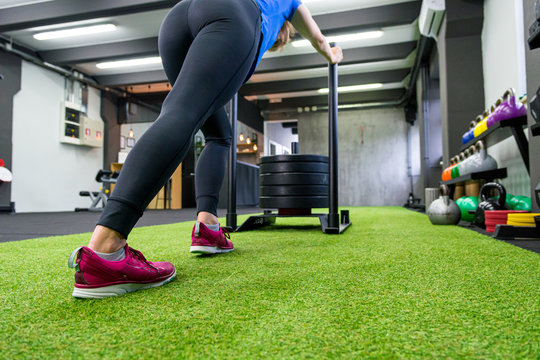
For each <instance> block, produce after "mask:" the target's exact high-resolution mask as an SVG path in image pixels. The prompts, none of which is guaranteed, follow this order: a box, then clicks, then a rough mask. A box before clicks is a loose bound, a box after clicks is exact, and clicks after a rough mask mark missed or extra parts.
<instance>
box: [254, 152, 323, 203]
mask: <svg viewBox="0 0 540 360" xmlns="http://www.w3.org/2000/svg"><path fill="white" fill-rule="evenodd" d="M259 173H260V181H259V185H260V191H259V207H260V208H263V209H308V208H326V207H328V157H327V156H321V155H274V156H265V157H262V158H261V162H260V168H259Z"/></svg>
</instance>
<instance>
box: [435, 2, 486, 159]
mask: <svg viewBox="0 0 540 360" xmlns="http://www.w3.org/2000/svg"><path fill="white" fill-rule="evenodd" d="M446 8H447V9H446V17H445V20H444V22H443V26H442V28H441V31H440V33H439V38H438V41H437V49H438V52H439V59H440V61H439V64H440V84H441V120H442V135H443V167H446V166H448V163H449V158H450V157H451V156H453V155H455V154H457V153H458V152H459V149H460V147H461V137H462V135H463V133H464V132H465V131H466V130H467V129H468V127H469V123H470V122H471V120H474V119H475V118H476V116H477V115H478V114H481V113H482V112H483V111H484V108H485V101H484V75H483V74H484V71H483V66H482V26H483V20H484V8H483V1H482V0H479V1H467V0H452V1H447V2H446Z"/></svg>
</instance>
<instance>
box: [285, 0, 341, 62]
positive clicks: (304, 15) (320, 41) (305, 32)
mask: <svg viewBox="0 0 540 360" xmlns="http://www.w3.org/2000/svg"><path fill="white" fill-rule="evenodd" d="M291 23H292V24H293V26H294V28H295V29H296V30H297V31H298V33H299V34H300V35H302V37H304V38H305V39H306V40H308V41H309V42H310V43H311V45H312V46H313V47H314V48H315V50H317V51H318V52H319V54H321V55H322V56H324V57H325V58H326V60H328V62H329V63H331V64H337V63H339V62H341V60H343V51H342V50H341V48H340V47H338V46H336V47H334V48H331V47H330V45H329V44H328V42H327V41H326V38H325V37H324V35H323V34H322V33H321V29H319V26H318V25H317V23H316V22H315V20H313V17H312V16H311V13H310V12H309V9H308V8H307V7H306V5H304V4H302V5H300V6H299V7H298V9H296V12H295V14H294V16H293V18H292V20H291Z"/></svg>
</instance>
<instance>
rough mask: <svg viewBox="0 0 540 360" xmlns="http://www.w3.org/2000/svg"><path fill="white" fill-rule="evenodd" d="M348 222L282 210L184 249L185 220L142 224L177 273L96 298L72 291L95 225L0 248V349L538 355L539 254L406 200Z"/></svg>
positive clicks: (3, 352)
mask: <svg viewBox="0 0 540 360" xmlns="http://www.w3.org/2000/svg"><path fill="white" fill-rule="evenodd" d="M351 219H352V222H353V225H352V227H350V228H349V229H348V230H347V232H346V233H345V234H343V235H341V236H337V235H324V234H322V233H321V231H320V228H319V227H318V220H317V219H286V220H284V219H279V220H278V225H274V227H273V229H271V230H270V229H268V230H260V231H252V232H245V233H238V234H233V236H232V239H233V240H234V243H235V245H236V247H237V250H236V251H235V252H233V253H230V254H226V255H220V256H216V257H201V256H194V255H190V254H188V249H189V240H190V234H191V227H192V223H179V224H174V225H163V226H153V227H146V228H137V229H135V230H134V231H133V233H132V234H131V236H130V239H129V243H130V245H132V246H133V247H135V248H136V249H139V250H141V251H143V253H144V254H145V255H146V257H147V258H149V259H150V260H156V261H157V260H169V261H172V262H173V263H174V264H175V266H176V267H177V269H178V278H177V279H176V280H175V281H173V282H172V283H170V284H168V285H166V286H164V287H161V288H156V289H151V290H145V291H140V292H136V293H132V294H127V295H124V296H121V297H116V298H108V299H104V300H77V299H74V298H72V297H71V291H72V288H73V271H72V270H71V269H68V268H67V258H68V256H69V254H70V253H71V251H72V250H73V249H74V248H75V247H76V246H78V245H80V244H86V242H87V240H88V238H89V234H81V235H72V236H61V237H54V238H41V239H34V240H26V241H19V242H12V243H4V244H0V304H1V308H0V357H1V358H79V357H82V358H96V357H102V358H128V357H129V358H135V357H136V358H150V357H152V358H272V359H278V358H323V357H324V358H338V357H341V358H348V359H353V358H356V359H359V358H391V359H393V358H403V359H410V358H426V357H428V358H467V357H471V358H472V357H474V358H482V359H485V358H495V359H510V358H536V359H538V358H539V357H540V329H539V326H540V256H539V255H538V254H534V253H532V252H529V251H526V250H523V249H519V248H517V247H514V246H512V245H509V244H506V243H503V242H499V241H496V240H493V239H491V238H488V237H485V236H482V235H479V234H476V233H474V232H472V231H469V230H466V229H462V228H459V227H454V226H448V227H444V226H432V225H431V224H430V223H429V221H428V219H427V217H426V216H425V215H422V214H418V213H414V212H411V211H408V210H405V209H401V208H352V209H351ZM281 224H296V226H294V227H285V226H282V225H281Z"/></svg>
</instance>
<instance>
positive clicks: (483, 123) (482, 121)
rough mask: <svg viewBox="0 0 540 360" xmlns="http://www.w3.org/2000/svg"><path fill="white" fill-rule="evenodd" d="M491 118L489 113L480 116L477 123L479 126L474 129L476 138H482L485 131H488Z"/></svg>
mask: <svg viewBox="0 0 540 360" xmlns="http://www.w3.org/2000/svg"><path fill="white" fill-rule="evenodd" d="M488 116H489V111H488V110H486V111H484V114H483V115H478V117H477V118H476V122H477V124H478V125H476V127H475V128H474V137H475V138H476V137H478V136H480V135H481V134H482V133H483V132H484V131H486V130H487V118H488Z"/></svg>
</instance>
